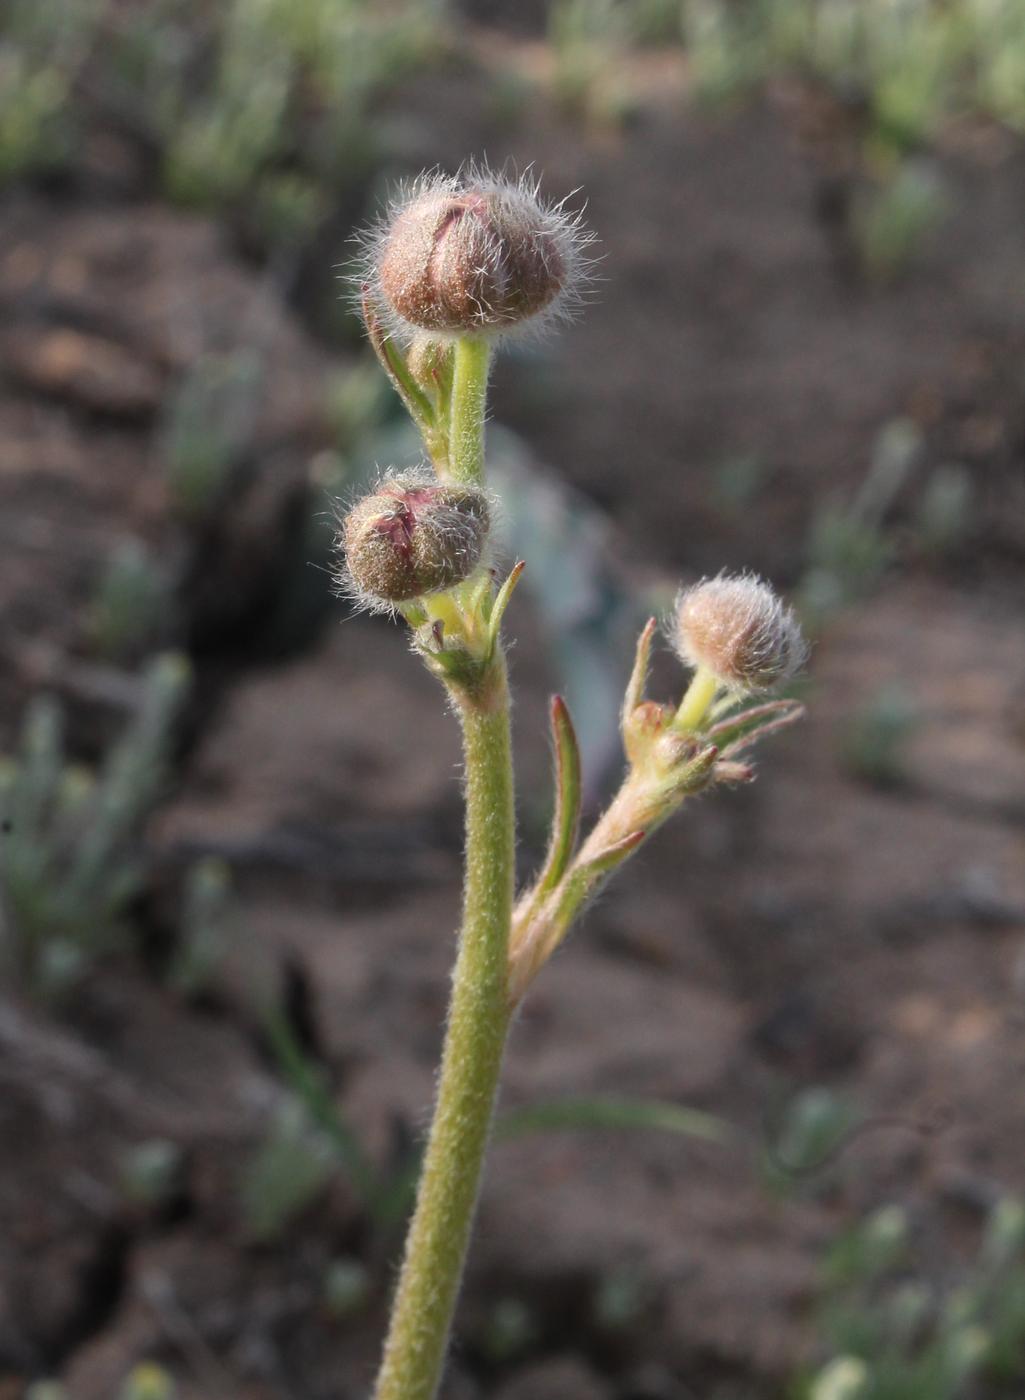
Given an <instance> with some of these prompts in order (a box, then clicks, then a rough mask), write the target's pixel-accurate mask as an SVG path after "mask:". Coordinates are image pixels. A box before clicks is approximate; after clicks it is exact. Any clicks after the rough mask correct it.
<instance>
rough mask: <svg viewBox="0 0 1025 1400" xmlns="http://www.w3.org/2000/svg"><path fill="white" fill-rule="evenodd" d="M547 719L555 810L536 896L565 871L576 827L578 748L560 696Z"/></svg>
mask: <svg viewBox="0 0 1025 1400" xmlns="http://www.w3.org/2000/svg"><path fill="white" fill-rule="evenodd" d="M551 720H552V737H553V739H554V740H555V812H554V814H553V816H552V834H551V838H550V840H549V843H548V854H547V856H546V857H545V863H544V867H543V868H542V871H541V874H540V876H539V878H538V882H537V893H538V896H539V897H540V898H544V896H545V895H547V894H548V893H549V892H550V891H551V890H553V889H554V888H555V886H556V885H557V884H558V883H559V881H560V880H561V879H562V877H563V875H564V874H565V873H566V867H567V866H568V865H569V862H570V860H571V859H572V857H573V851H574V850H575V848H576V844H577V832H578V831H579V829H580V749H579V746H578V744H577V736H576V732H575V730H574V728H573V721H572V719H571V718H570V713H569V709H568V708H567V706H566V702H565V700H564V699H563V698H562V696H561V695H556V696H553V698H552V708H551Z"/></svg>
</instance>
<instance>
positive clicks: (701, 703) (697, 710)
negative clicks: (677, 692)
mask: <svg viewBox="0 0 1025 1400" xmlns="http://www.w3.org/2000/svg"><path fill="white" fill-rule="evenodd" d="M718 689H719V682H718V680H717V679H716V678H715V676H713V675H712V673H711V671H706V670H705V668H704V667H703V666H699V667H698V669H697V670H696V671H695V672H694V679H693V680H692V681H691V683H690V685H689V686H688V687H687V693H686V695H684V697H683V699H682V700H681V701H680V708H679V709H678V710H677V712H676V717H675V718H674V720H673V727H674V728H675V729H684V730H686V729H697V728H698V727H699V726H700V725H701V723H702V721H703V720H704V718H705V715H706V714H707V713H708V710H709V706H710V705H711V703H712V701H713V700H714V699H715V694H716V691H717V690H718Z"/></svg>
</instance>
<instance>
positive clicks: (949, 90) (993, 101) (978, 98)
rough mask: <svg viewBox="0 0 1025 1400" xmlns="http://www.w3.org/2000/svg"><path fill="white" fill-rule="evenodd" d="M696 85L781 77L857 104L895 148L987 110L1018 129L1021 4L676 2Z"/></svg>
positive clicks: (1024, 126) (1023, 50)
mask: <svg viewBox="0 0 1025 1400" xmlns="http://www.w3.org/2000/svg"><path fill="white" fill-rule="evenodd" d="M683 38H684V42H685V44H686V46H687V50H688V57H689V62H690V69H691V74H692V78H693V81H694V82H695V84H696V86H697V88H698V90H699V92H703V93H705V94H706V95H707V96H709V97H712V98H716V99H721V98H723V97H732V96H735V95H737V94H738V93H740V92H742V91H744V90H750V88H751V87H752V86H753V85H756V84H759V83H761V82H764V81H766V80H767V79H769V78H771V77H773V76H775V75H778V74H782V73H791V74H794V75H797V76H800V77H805V78H808V79H811V80H814V81H816V82H819V83H821V84H823V85H824V86H825V87H827V88H828V89H830V90H831V91H833V92H835V93H836V94H837V96H838V97H840V98H842V99H843V101H844V102H845V103H847V104H849V105H857V106H859V107H861V108H862V109H864V110H865V111H866V113H867V116H868V123H869V128H870V130H871V132H872V136H873V139H874V140H875V141H876V142H877V143H879V144H880V145H882V146H883V147H885V148H887V149H889V150H891V151H894V152H905V151H908V150H911V149H914V148H917V147H920V146H921V145H923V144H925V143H927V142H929V141H930V140H931V139H932V138H934V137H935V136H936V135H937V134H938V132H939V130H940V128H941V126H942V125H943V123H945V122H949V121H951V120H954V119H957V118H959V117H962V116H971V115H975V114H980V115H982V114H985V115H988V116H990V117H993V118H995V119H996V120H998V121H1002V122H1006V123H1007V124H1008V125H1009V126H1011V127H1013V128H1015V129H1016V130H1025V7H1023V6H1022V5H1021V4H1020V3H1019V2H1018V0H747V3H745V4H741V5H738V4H732V3H730V0H684V5H683Z"/></svg>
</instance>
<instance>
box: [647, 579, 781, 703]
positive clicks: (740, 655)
mask: <svg viewBox="0 0 1025 1400" xmlns="http://www.w3.org/2000/svg"><path fill="white" fill-rule="evenodd" d="M673 641H674V643H675V646H676V649H677V651H678V652H679V654H680V656H681V657H682V658H683V660H684V661H685V662H686V663H687V664H688V665H689V666H693V667H694V668H695V669H703V670H705V671H708V672H710V673H711V674H712V675H713V676H715V677H716V679H717V680H718V681H719V682H720V683H721V684H722V685H724V686H726V687H727V688H728V689H730V690H734V691H755V690H768V689H770V688H771V687H772V686H775V685H779V684H781V683H782V682H783V681H785V680H787V679H788V678H789V677H790V676H792V675H793V674H794V672H795V671H797V670H798V669H799V668H800V666H801V664H802V663H803V661H804V658H805V655H806V647H805V643H804V639H803V637H802V636H801V629H800V627H799V626H798V624H797V619H796V618H795V617H794V615H793V613H792V612H791V610H790V609H789V608H787V607H785V606H784V605H783V603H782V602H781V601H780V599H779V598H778V597H777V596H776V594H775V593H774V592H773V590H772V589H771V588H770V587H769V585H768V584H767V583H763V582H762V581H761V579H758V578H755V577H753V576H752V575H740V576H734V577H730V576H729V575H726V574H720V575H719V577H718V578H712V579H704V580H702V582H701V583H698V584H695V586H694V587H693V588H688V589H685V590H684V591H683V592H682V593H681V594H680V596H679V598H678V599H677V603H676V621H675V636H674V638H673Z"/></svg>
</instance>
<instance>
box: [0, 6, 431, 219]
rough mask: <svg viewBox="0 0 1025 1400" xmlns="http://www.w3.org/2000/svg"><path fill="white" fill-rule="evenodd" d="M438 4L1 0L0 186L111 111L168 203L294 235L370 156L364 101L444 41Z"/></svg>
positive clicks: (70, 144) (64, 156) (48, 166)
mask: <svg viewBox="0 0 1025 1400" xmlns="http://www.w3.org/2000/svg"><path fill="white" fill-rule="evenodd" d="M444 20H445V5H444V0H230V2H229V3H226V4H224V5H216V6H209V5H205V4H203V3H202V0H153V3H150V4H146V5H139V6H134V5H133V6H123V5H119V4H116V3H115V0H8V3H7V4H6V5H5V6H4V7H3V10H2V11H0V181H4V180H10V179H13V178H15V177H18V176H27V175H34V174H41V173H45V172H46V171H50V170H54V169H70V168H71V166H72V165H73V163H74V161H75V159H76V157H77V155H78V154H79V152H80V149H81V145H82V143H83V142H84V141H85V140H86V139H87V136H88V132H89V126H90V122H91V121H93V120H100V121H103V120H107V119H109V118H111V117H113V118H115V120H116V122H117V125H118V127H119V128H120V129H121V130H124V131H129V132H134V133H135V135H136V136H137V137H138V138H139V140H140V141H141V142H143V144H144V145H145V146H146V147H147V148H148V149H150V150H155V151H156V152H157V154H158V158H159V166H160V170H161V178H162V182H163V185H164V189H165V191H166V193H167V194H168V195H169V197H170V198H172V199H174V200H176V201H179V202H181V203H183V204H188V205H191V206H197V207H201V208H205V209H225V208H231V207H233V206H238V205H239V204H240V203H241V202H242V201H245V202H247V203H249V204H251V205H252V207H253V210H254V211H255V214H256V225H257V227H258V229H259V232H260V236H261V237H262V239H263V241H264V242H265V243H267V244H268V245H271V246H274V245H280V244H284V245H288V244H291V243H294V242H295V241H296V240H297V239H301V238H304V237H306V236H308V235H309V234H310V233H311V232H312V231H313V230H314V229H315V228H316V226H317V225H318V224H319V222H320V221H321V219H322V218H323V217H324V215H325V212H326V210H327V208H328V207H329V205H330V203H331V202H332V201H333V200H334V199H335V198H337V193H338V191H339V190H341V189H344V188H346V187H347V186H349V185H351V183H352V181H353V179H354V178H356V177H362V176H364V175H365V174H366V173H367V172H368V171H369V170H370V169H371V168H372V166H373V163H374V161H375V159H376V157H377V155H378V143H377V137H376V135H375V128H374V125H373V123H371V121H370V120H369V113H370V107H371V103H372V102H373V101H374V99H375V98H376V96H377V95H378V94H379V93H380V92H381V91H382V90H383V89H385V88H387V87H388V86H390V85H392V84H394V83H396V82H398V81H399V80H400V79H401V78H402V77H403V76H404V75H406V74H408V73H409V72H410V71H412V70H413V69H415V68H417V67H419V66H421V65H423V64H426V63H430V62H431V61H433V60H434V58H435V57H436V56H437V55H438V54H439V52H440V51H441V50H442V47H443V44H444V42H445V29H444Z"/></svg>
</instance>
